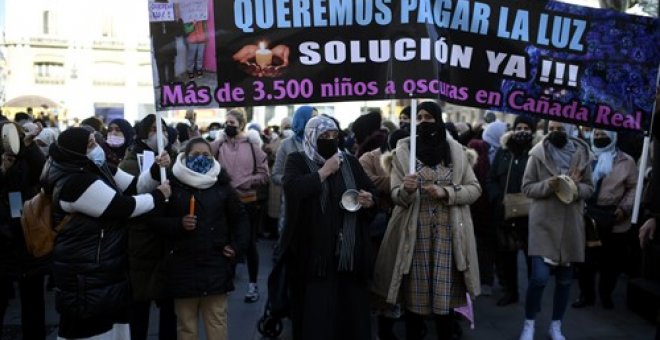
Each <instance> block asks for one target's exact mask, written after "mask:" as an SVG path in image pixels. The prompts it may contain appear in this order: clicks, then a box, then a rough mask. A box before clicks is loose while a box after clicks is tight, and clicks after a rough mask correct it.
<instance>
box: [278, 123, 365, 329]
mask: <svg viewBox="0 0 660 340" xmlns="http://www.w3.org/2000/svg"><path fill="white" fill-rule="evenodd" d="M338 144H339V128H338V127H337V125H336V123H335V122H334V121H333V120H332V119H330V118H329V117H326V116H318V117H314V118H312V119H310V120H309V122H308V123H307V126H306V127H305V137H304V140H303V149H304V151H302V152H296V153H292V154H290V155H289V157H288V158H287V161H286V167H285V170H284V178H283V183H284V186H283V187H284V193H285V197H286V202H287V204H286V205H287V206H286V208H287V212H286V214H287V225H286V227H285V229H284V234H283V236H282V259H283V261H284V263H285V266H286V273H287V277H288V282H289V291H290V294H291V319H292V322H293V338H294V339H296V340H300V339H327V340H331V339H355V340H362V339H369V338H371V331H370V320H369V319H370V315H369V291H368V285H367V282H368V279H369V274H370V272H371V271H370V268H371V265H370V258H371V255H370V253H369V230H368V226H369V224H370V223H371V220H372V219H373V215H374V213H375V211H374V209H373V208H374V206H375V202H374V200H373V193H374V192H375V188H374V185H373V183H371V181H370V180H369V177H367V175H366V174H365V173H364V170H362V167H361V166H360V163H359V162H358V161H357V159H355V158H354V157H352V156H350V155H348V154H346V153H345V152H341V151H339V148H338ZM348 189H354V190H357V191H358V192H359V194H356V196H357V197H354V198H353V199H354V202H352V203H359V204H360V205H361V208H360V207H358V209H359V210H357V211H353V210H348V209H342V208H341V205H340V204H341V202H342V201H343V200H342V195H343V194H344V193H345V192H346V191H347V190H348ZM343 202H344V204H348V203H349V202H347V201H343Z"/></svg>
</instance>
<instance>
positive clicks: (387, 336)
mask: <svg viewBox="0 0 660 340" xmlns="http://www.w3.org/2000/svg"><path fill="white" fill-rule="evenodd" d="M395 321H396V319H392V318H388V317H385V316H383V315H379V316H378V339H380V340H398V338H397V337H396V335H394V330H393V329H394V322H395Z"/></svg>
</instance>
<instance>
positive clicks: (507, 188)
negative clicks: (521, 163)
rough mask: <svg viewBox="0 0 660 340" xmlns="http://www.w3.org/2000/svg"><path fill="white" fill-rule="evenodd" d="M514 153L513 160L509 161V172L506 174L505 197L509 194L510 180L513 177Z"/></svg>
mask: <svg viewBox="0 0 660 340" xmlns="http://www.w3.org/2000/svg"><path fill="white" fill-rule="evenodd" d="M514 157H515V156H514V155H513V152H512V153H511V160H510V161H509V170H508V171H507V172H506V184H505V185H504V195H506V194H508V193H509V178H510V177H511V167H512V166H513V158H514Z"/></svg>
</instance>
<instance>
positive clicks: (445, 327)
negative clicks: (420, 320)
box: [435, 313, 455, 340]
mask: <svg viewBox="0 0 660 340" xmlns="http://www.w3.org/2000/svg"><path fill="white" fill-rule="evenodd" d="M454 323H455V320H454V315H453V313H450V314H449V315H435V328H436V330H435V331H436V333H437V334H438V340H453V339H455V338H454Z"/></svg>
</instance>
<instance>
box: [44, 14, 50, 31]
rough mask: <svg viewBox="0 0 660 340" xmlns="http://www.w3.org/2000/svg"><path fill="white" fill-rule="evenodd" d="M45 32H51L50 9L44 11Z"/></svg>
mask: <svg viewBox="0 0 660 340" xmlns="http://www.w3.org/2000/svg"><path fill="white" fill-rule="evenodd" d="M43 23H44V31H43V33H44V34H50V11H44V15H43Z"/></svg>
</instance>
